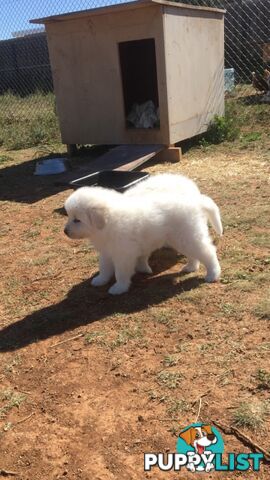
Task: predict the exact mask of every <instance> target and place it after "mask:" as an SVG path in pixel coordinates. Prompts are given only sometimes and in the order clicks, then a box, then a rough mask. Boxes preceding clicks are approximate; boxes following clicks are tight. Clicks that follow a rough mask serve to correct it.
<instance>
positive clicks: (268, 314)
mask: <svg viewBox="0 0 270 480" xmlns="http://www.w3.org/2000/svg"><path fill="white" fill-rule="evenodd" d="M253 313H254V314H255V315H256V317H258V318H260V319H261V320H269V319H270V300H269V298H266V299H265V300H262V301H261V302H260V303H258V304H257V305H256V306H255V307H254V309H253Z"/></svg>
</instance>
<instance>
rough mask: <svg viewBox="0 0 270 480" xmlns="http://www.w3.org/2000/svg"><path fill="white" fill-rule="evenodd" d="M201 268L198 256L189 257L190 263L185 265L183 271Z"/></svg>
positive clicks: (194, 270)
mask: <svg viewBox="0 0 270 480" xmlns="http://www.w3.org/2000/svg"><path fill="white" fill-rule="evenodd" d="M199 268H200V262H199V260H196V258H191V257H188V263H187V264H186V265H184V267H183V268H182V270H181V273H191V272H197V270H199Z"/></svg>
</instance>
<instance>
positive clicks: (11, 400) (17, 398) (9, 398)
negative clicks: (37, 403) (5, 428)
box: [0, 390, 26, 418]
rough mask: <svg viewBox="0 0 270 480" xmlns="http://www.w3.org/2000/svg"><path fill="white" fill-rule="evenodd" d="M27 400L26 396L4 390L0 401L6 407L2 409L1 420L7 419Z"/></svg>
mask: <svg viewBox="0 0 270 480" xmlns="http://www.w3.org/2000/svg"><path fill="white" fill-rule="evenodd" d="M25 399H26V395H24V394H22V393H16V392H13V391H12V390H4V391H2V392H0V401H2V402H5V404H4V406H2V407H1V408H0V418H5V417H6V415H7V414H8V412H9V411H10V410H12V408H14V407H16V408H19V406H20V405H21V403H22V402H24V401H25Z"/></svg>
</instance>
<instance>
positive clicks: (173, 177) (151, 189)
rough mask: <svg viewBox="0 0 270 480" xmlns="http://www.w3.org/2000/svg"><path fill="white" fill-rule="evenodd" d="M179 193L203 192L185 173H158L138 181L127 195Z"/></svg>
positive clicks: (189, 194)
mask: <svg viewBox="0 0 270 480" xmlns="http://www.w3.org/2000/svg"><path fill="white" fill-rule="evenodd" d="M173 191H175V192H177V194H178V195H186V196H187V195H188V196H193V198H194V197H195V196H198V195H200V194H201V192H200V190H199V188H198V186H197V185H196V183H195V182H193V180H191V179H190V178H187V177H185V176H184V175H180V174H174V173H158V174H156V175H150V176H149V177H147V178H146V179H145V180H142V181H141V182H139V183H137V184H136V185H135V186H134V187H131V188H129V189H128V190H127V191H126V192H125V196H130V195H132V196H133V195H145V194H146V193H147V194H152V193H155V192H162V193H172V192H173Z"/></svg>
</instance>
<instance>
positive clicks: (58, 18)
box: [30, 0, 225, 24]
mask: <svg viewBox="0 0 270 480" xmlns="http://www.w3.org/2000/svg"><path fill="white" fill-rule="evenodd" d="M153 4H159V5H166V6H172V7H176V8H180V9H185V10H197V11H198V10H202V11H206V12H207V11H208V12H218V13H225V10H223V9H220V8H212V7H201V6H195V5H188V4H186V3H178V2H168V1H165V0H137V1H133V2H126V3H121V4H117V5H110V6H108V7H99V8H91V9H88V10H81V11H79V12H71V13H64V14H60V15H52V16H50V17H43V18H37V19H34V20H30V23H37V24H44V23H51V22H62V21H65V20H75V19H80V18H83V17H88V16H89V15H103V14H108V13H113V12H120V11H123V10H133V9H134V8H143V7H148V6H149V5H153Z"/></svg>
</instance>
